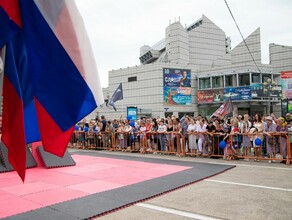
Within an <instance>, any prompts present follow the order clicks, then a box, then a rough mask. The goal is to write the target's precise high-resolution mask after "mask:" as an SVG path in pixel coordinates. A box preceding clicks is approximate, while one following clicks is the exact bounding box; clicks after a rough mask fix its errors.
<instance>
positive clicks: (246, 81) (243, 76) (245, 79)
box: [239, 73, 250, 86]
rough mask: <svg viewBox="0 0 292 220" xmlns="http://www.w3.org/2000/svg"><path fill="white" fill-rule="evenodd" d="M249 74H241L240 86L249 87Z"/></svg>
mask: <svg viewBox="0 0 292 220" xmlns="http://www.w3.org/2000/svg"><path fill="white" fill-rule="evenodd" d="M249 85H250V80H249V73H245V74H239V86H249Z"/></svg>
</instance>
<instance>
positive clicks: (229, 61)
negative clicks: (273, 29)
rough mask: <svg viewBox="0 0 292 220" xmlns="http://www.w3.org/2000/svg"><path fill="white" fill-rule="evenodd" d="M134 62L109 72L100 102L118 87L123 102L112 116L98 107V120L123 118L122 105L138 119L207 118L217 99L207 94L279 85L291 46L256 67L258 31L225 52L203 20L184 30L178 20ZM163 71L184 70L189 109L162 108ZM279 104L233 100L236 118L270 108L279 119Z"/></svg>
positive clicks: (274, 49) (289, 64) (291, 63)
mask: <svg viewBox="0 0 292 220" xmlns="http://www.w3.org/2000/svg"><path fill="white" fill-rule="evenodd" d="M246 44H247V46H248V48H247V46H246ZM139 59H140V62H141V65H139V66H134V67H127V68H121V69H118V70H112V71H110V72H109V87H108V88H106V89H103V92H104V97H105V98H106V99H107V100H106V101H108V99H110V97H111V96H112V94H113V93H114V91H115V90H116V88H117V87H118V85H119V83H122V85H123V94H124V99H123V101H118V102H116V103H115V105H116V108H117V112H115V111H114V110H113V109H112V108H111V107H109V108H108V107H106V106H105V105H104V107H103V108H98V110H97V111H99V114H100V115H105V116H106V118H108V119H114V118H119V117H120V116H121V115H123V116H124V117H125V116H126V109H127V106H136V107H137V108H138V116H140V117H141V116H151V117H157V116H159V117H165V115H166V114H174V115H176V116H181V115H183V114H186V113H187V114H194V115H197V114H203V115H206V116H208V115H211V114H212V113H213V112H214V111H215V110H216V109H217V108H218V107H219V106H220V105H221V104H222V103H223V100H222V99H221V100H219V99H218V100H215V101H214V100H212V99H210V100H209V99H208V97H207V96H208V95H209V98H210V95H211V96H214V94H215V93H216V92H218V91H219V92H220V93H222V92H225V93H226V91H227V90H226V88H237V87H241V86H247V87H250V86H251V85H252V84H253V83H264V82H265V81H267V79H268V78H269V79H271V80H272V81H274V80H277V81H279V75H280V74H279V73H280V72H281V71H285V70H292V47H288V46H282V45H275V44H270V64H262V62H261V41H260V28H258V29H257V30H255V31H254V32H253V33H252V34H251V35H250V36H248V37H247V38H246V39H245V42H242V43H240V44H239V45H237V46H236V47H235V48H233V49H231V40H230V38H228V37H226V35H225V32H224V31H223V30H221V29H220V28H219V27H218V26H217V25H216V24H214V23H213V22H212V21H211V20H209V19H208V18H207V17H206V16H204V15H203V16H202V18H201V19H199V20H198V21H196V22H194V23H193V24H191V25H189V26H187V27H183V26H182V25H181V23H180V22H179V21H178V22H174V23H172V24H170V25H169V26H168V27H166V29H165V38H164V39H162V40H160V41H159V42H158V43H156V44H155V45H153V46H152V47H150V46H148V45H144V46H142V47H141V48H140V57H139ZM168 68H169V69H177V70H182V71H183V70H188V71H190V73H191V90H192V92H191V100H192V101H191V104H190V105H184V104H182V105H180V104H178V105H171V104H166V103H165V94H164V72H163V70H164V69H168ZM271 86H274V85H271ZM224 88H225V90H224ZM273 89H274V88H273ZM276 89H277V88H276ZM278 89H279V88H278ZM198 94H200V97H199V100H198ZM269 94H270V93H269ZM221 95H222V94H221ZM239 96H241V95H239ZM269 103H270V104H269ZM280 103H281V101H280V99H279V98H276V97H273V96H270V97H268V98H267V97H265V98H262V97H255V96H253V97H251V95H250V99H248V100H241V99H240V98H239V100H234V101H233V105H234V110H235V113H236V114H244V113H249V114H254V113H256V112H260V113H262V114H265V113H267V112H268V109H267V108H268V107H269V106H272V107H273V111H274V112H275V113H276V114H278V115H279V114H280ZM90 117H91V116H90Z"/></svg>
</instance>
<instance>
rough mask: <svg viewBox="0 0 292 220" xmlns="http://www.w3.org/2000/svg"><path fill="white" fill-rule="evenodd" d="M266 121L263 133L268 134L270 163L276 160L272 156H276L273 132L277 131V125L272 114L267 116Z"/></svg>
mask: <svg viewBox="0 0 292 220" xmlns="http://www.w3.org/2000/svg"><path fill="white" fill-rule="evenodd" d="M265 120H266V123H265V127H264V131H263V133H264V134H265V135H266V147H267V154H268V157H269V158H270V160H269V163H272V162H274V160H273V159H272V158H275V156H276V155H275V150H274V145H275V143H274V136H273V134H274V133H275V132H276V125H275V124H274V123H273V118H272V117H271V116H267V117H266V118H265Z"/></svg>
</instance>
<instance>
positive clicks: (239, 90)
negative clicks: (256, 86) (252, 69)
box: [223, 86, 251, 101]
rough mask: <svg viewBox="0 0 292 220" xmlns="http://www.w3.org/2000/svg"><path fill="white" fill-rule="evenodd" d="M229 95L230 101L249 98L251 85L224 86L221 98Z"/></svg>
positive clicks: (226, 97) (224, 98) (225, 98)
mask: <svg viewBox="0 0 292 220" xmlns="http://www.w3.org/2000/svg"><path fill="white" fill-rule="evenodd" d="M229 97H231V100H232V101H237V100H251V87H250V86H242V87H230V88H224V92H223V100H224V101H225V100H227V99H228V98H229Z"/></svg>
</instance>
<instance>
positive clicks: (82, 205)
mask: <svg viewBox="0 0 292 220" xmlns="http://www.w3.org/2000/svg"><path fill="white" fill-rule="evenodd" d="M72 157H73V159H74V160H75V161H76V166H70V167H59V168H52V169H46V168H44V167H36V168H31V169H27V174H26V180H25V183H22V181H21V180H20V178H19V177H18V176H17V175H16V173H15V172H7V173H0V198H1V206H0V218H4V219H21V220H25V219H29V220H32V219H38V220H39V219H42V220H46V219H58V220H61V219H87V218H92V217H96V216H100V215H103V214H105V213H108V212H112V211H115V210H118V209H121V208H124V207H128V206H130V205H132V204H136V203H138V202H142V201H145V200H147V199H150V198H154V197H156V196H159V195H162V194H165V193H167V192H171V191H174V190H176V189H179V188H181V187H184V186H187V185H190V184H193V183H195V182H198V181H201V180H203V179H206V178H208V177H211V176H214V175H217V174H219V173H222V172H224V171H226V170H228V169H231V168H233V167H234V165H225V164H210V163H202V162H188V161H184V160H167V159H159V158H157V157H156V158H150V157H140V156H138V155H137V157H135V156H133V155H131V156H128V155H127V154H119V155H117V154H110V153H108V154H103V153H100V152H96V151H75V152H73V153H72Z"/></svg>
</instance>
